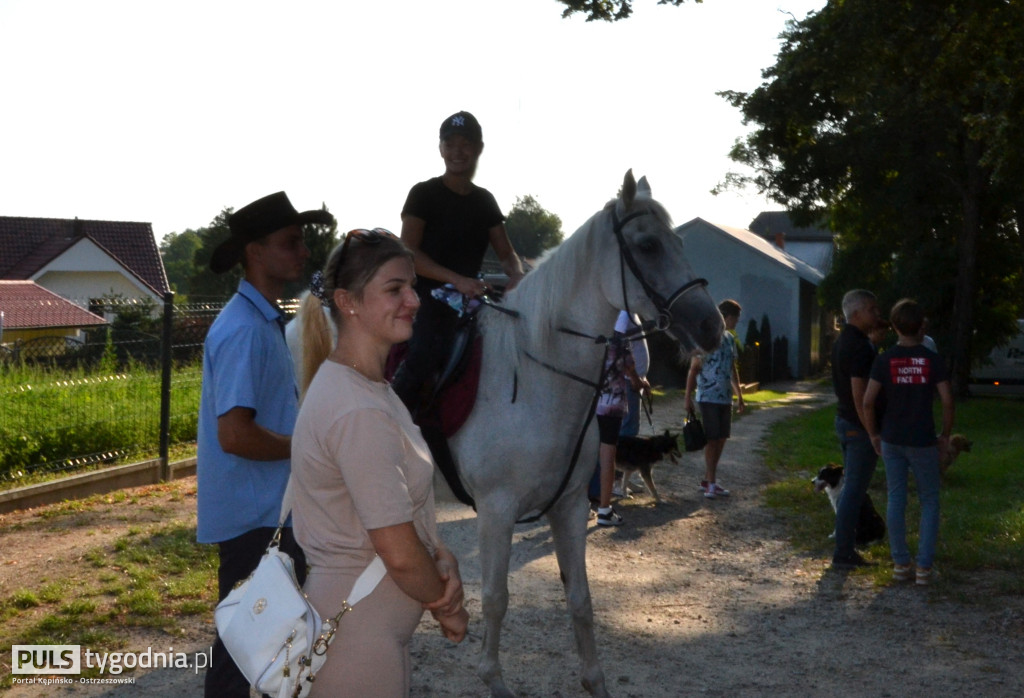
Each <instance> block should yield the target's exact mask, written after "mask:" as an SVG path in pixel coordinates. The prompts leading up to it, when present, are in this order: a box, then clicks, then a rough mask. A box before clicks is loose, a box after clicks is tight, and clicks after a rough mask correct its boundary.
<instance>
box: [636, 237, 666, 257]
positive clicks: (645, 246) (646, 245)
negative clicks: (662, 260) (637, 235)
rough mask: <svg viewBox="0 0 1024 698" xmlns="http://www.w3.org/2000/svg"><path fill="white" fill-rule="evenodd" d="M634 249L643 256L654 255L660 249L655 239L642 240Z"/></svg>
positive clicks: (659, 244)
mask: <svg viewBox="0 0 1024 698" xmlns="http://www.w3.org/2000/svg"><path fill="white" fill-rule="evenodd" d="M636 248H637V249H638V250H640V251H641V252H643V253H644V254H654V253H655V252H657V251H659V250H660V249H661V243H660V242H658V239H657V238H643V239H642V240H640V241H639V242H637V244H636Z"/></svg>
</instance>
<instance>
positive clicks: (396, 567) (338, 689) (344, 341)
mask: <svg viewBox="0 0 1024 698" xmlns="http://www.w3.org/2000/svg"><path fill="white" fill-rule="evenodd" d="M414 281H415V273H414V271H413V262H412V254H411V253H410V252H409V250H408V249H407V248H405V247H404V246H403V245H402V243H401V242H400V241H399V240H398V239H397V238H396V237H394V236H393V235H391V233H388V232H387V231H384V230H381V229H376V230H372V231H368V230H358V231H352V232H350V233H348V235H347V236H346V237H345V241H344V242H343V243H342V244H341V245H339V246H338V247H337V248H336V249H335V250H334V251H333V252H332V253H331V256H330V258H329V259H328V262H327V266H326V269H325V270H324V274H323V279H322V280H321V281H320V282H319V283H317V282H315V283H314V285H315V286H317V288H316V289H315V290H314V293H315V294H316V295H317V297H319V298H320V299H322V300H323V301H324V304H325V305H326V306H327V307H328V309H329V310H330V315H331V320H332V321H333V322H334V323H335V325H336V326H337V329H338V342H337V346H336V347H335V348H334V349H333V350H332V351H330V354H329V355H328V356H326V360H325V351H326V349H329V345H328V344H327V343H326V342H323V341H321V342H319V343H318V342H313V341H310V339H309V336H308V335H309V334H310V333H317V334H320V336H321V337H322V336H323V333H326V332H327V327H326V325H325V322H324V318H323V313H321V312H320V310H319V308H316V307H315V306H314V307H313V308H312V312H304V313H303V326H304V329H303V332H304V334H306V335H307V337H306V338H305V340H304V342H303V343H304V346H305V347H306V350H305V353H306V355H305V357H304V361H306V365H307V366H310V365H316V364H319V366H318V368H317V369H316V371H315V376H314V377H313V379H312V382H311V383H310V384H309V386H308V390H307V391H306V394H305V397H304V398H303V402H302V407H301V409H300V411H299V417H298V421H297V423H296V425H295V432H294V434H293V436H292V479H293V488H294V490H295V503H294V508H293V512H292V517H293V520H294V527H295V537H296V539H297V540H298V541H299V543H300V545H301V546H302V548H303V550H304V551H305V553H306V559H307V561H308V562H309V564H310V570H309V576H308V578H307V580H306V585H305V591H306V593H307V594H308V595H309V598H310V601H311V602H312V603H313V605H314V606H315V607H316V609H317V611H318V612H319V613H320V614H321V616H324V617H331V616H334V615H335V614H337V613H338V611H339V610H340V609H341V607H342V603H343V602H344V600H345V598H346V596H347V595H348V593H349V591H350V590H351V588H352V585H353V584H354V582H355V580H356V578H357V577H358V576H359V574H360V573H361V572H362V571H363V569H365V568H366V566H367V565H368V564H369V563H370V562H371V561H372V560H373V556H374V555H379V556H380V557H381V559H382V560H383V561H384V565H385V567H386V568H387V575H385V577H384V578H383V580H381V582H380V584H378V585H377V587H376V588H375V589H374V591H373V593H371V594H370V595H369V596H367V597H366V598H365V599H363V600H362V601H360V602H359V603H358V604H356V605H355V606H354V607H353V610H352V611H350V612H348V613H347V614H346V615H345V616H344V617H343V619H342V622H341V626H340V629H339V631H338V633H337V635H336V636H335V638H334V642H333V643H332V644H331V646H330V648H329V649H328V651H327V660H326V662H325V663H324V666H323V667H322V668H321V670H320V672H319V673H318V674H317V675H316V681H315V683H314V688H313V692H312V694H311V695H312V696H330V697H331V698H338V697H342V696H358V697H359V698H365V697H366V696H380V697H383V698H391V697H394V698H400V697H402V696H407V695H408V694H409V683H410V674H411V665H410V658H409V641H410V639H411V638H412V634H413V631H414V630H415V629H416V626H417V625H418V624H419V621H420V617H421V616H422V615H423V611H424V609H426V610H429V611H430V612H431V613H432V614H433V616H434V618H436V619H437V621H438V622H439V623H440V626H441V630H442V632H443V633H444V635H445V636H446V637H448V638H449V639H450V640H452V641H454V642H460V641H461V640H462V638H463V637H465V634H466V625H467V622H468V615H467V613H466V611H465V609H464V608H463V606H462V601H463V590H462V581H461V579H460V577H459V571H458V563H457V561H456V560H455V557H454V556H453V555H452V554H451V552H450V551H449V550H448V549H447V548H446V547H445V546H444V544H443V543H442V542H441V540H440V538H439V537H438V534H437V524H436V520H435V515H434V492H433V469H434V466H433V462H432V460H431V457H430V452H429V450H428V449H427V445H426V443H425V442H424V441H423V438H422V436H421V435H420V431H419V429H418V428H417V427H416V426H415V425H414V424H413V423H412V420H411V418H410V416H409V412H408V410H407V409H406V408H405V406H404V405H403V404H402V402H401V400H399V399H398V397H397V396H396V395H395V393H394V392H392V390H391V386H390V385H389V384H388V382H387V381H386V380H385V379H384V368H385V362H386V360H387V355H388V352H389V350H390V349H391V347H392V345H394V344H396V343H398V342H402V341H405V340H406V339H408V338H409V336H410V335H411V334H412V322H413V318H414V317H415V315H416V310H417V308H418V307H419V300H418V298H417V296H416V293H415V291H414V290H413V282H414ZM307 307H308V306H307ZM317 346H320V347H322V348H321V349H319V350H317V349H316V347H317ZM317 354H319V357H317V356H316V355H317ZM303 373H304V374H305V375H313V373H314V372H313V371H310V370H306V371H304V372H303Z"/></svg>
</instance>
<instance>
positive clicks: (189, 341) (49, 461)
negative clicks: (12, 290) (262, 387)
mask: <svg viewBox="0 0 1024 698" xmlns="http://www.w3.org/2000/svg"><path fill="white" fill-rule="evenodd" d="M139 305H145V304H144V303H143V304H139V303H134V304H133V302H132V301H131V300H130V299H129V300H125V299H119V301H118V304H117V306H116V307H104V308H100V309H97V308H90V309H92V310H94V312H96V311H97V310H101V311H102V313H100V314H104V315H106V317H108V318H111V320H110V322H109V323H108V325H105V326H102V327H100V328H97V329H92V330H89V331H87V332H86V333H85V334H84V338H82V339H71V338H66V337H60V336H52V337H36V338H33V339H30V340H27V341H23V342H14V343H11V344H8V345H5V346H4V348H3V351H2V352H0V480H7V481H11V480H21V479H23V478H26V477H27V476H29V475H32V474H38V473H53V472H71V471H76V470H80V469H82V468H86V467H89V466H96V465H107V464H115V463H125V462H131V461H133V460H136V459H139V458H152V457H154V456H158V457H159V458H160V459H161V460H162V462H163V464H164V468H165V469H166V467H167V462H168V458H169V451H170V449H171V447H172V446H174V445H175V444H188V443H190V442H194V441H195V438H196V425H197V420H198V412H199V394H200V387H201V381H202V353H203V341H204V340H205V338H206V333H207V331H208V330H209V328H210V325H211V324H212V323H213V320H214V319H215V318H216V316H217V314H218V313H219V312H220V310H221V308H222V307H223V305H224V301H220V302H214V303H189V304H182V303H174V300H173V294H168V296H167V297H166V298H165V299H164V304H163V307H162V308H160V307H154V306H153V305H152V303H150V304H149V307H148V309H147V310H146V312H138V310H139V308H138V306H139ZM291 307H292V306H291V305H289V308H291Z"/></svg>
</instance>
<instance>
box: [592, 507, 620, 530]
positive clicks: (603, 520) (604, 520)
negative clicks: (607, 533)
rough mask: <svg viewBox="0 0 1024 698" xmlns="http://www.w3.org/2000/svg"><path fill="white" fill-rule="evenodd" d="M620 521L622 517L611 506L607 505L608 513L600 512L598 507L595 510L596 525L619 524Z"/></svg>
mask: <svg viewBox="0 0 1024 698" xmlns="http://www.w3.org/2000/svg"><path fill="white" fill-rule="evenodd" d="M622 523H623V521H622V517H621V516H619V514H618V512H616V511H615V509H613V508H612V507H608V513H606V514H603V513H601V510H600V509H598V510H597V525H598V526H621V525H622Z"/></svg>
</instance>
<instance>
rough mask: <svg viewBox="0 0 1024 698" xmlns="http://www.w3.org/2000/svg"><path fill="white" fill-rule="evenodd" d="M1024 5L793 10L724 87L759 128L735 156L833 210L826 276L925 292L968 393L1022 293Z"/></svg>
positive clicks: (833, 288) (796, 205) (760, 184)
mask: <svg viewBox="0 0 1024 698" xmlns="http://www.w3.org/2000/svg"><path fill="white" fill-rule="evenodd" d="M1022 27H1024V6H1022V3H1019V2H1012V3H1008V2H1003V1H1002V0H956V1H954V0H943V1H940V2H936V1H935V0H907V1H906V2H901V3H895V4H894V3H891V2H888V1H887V0H861V1H860V2H856V3H853V2H847V3H828V5H827V6H826V7H824V8H823V9H822V10H821V11H820V12H818V13H816V14H811V15H809V16H808V17H807V18H806V19H804V20H803V21H801V22H795V21H794V22H790V23H789V24H788V25H787V29H786V31H785V32H784V34H783V37H782V38H783V39H784V43H783V47H782V50H781V51H780V52H779V55H778V60H777V62H776V64H775V65H774V66H773V67H770V68H768V69H766V70H765V71H763V73H762V75H763V77H764V78H765V82H764V83H762V85H761V86H760V87H758V88H757V89H756V90H754V91H753V92H752V93H749V94H748V93H739V92H723V93H720V94H722V95H723V96H724V97H725V98H726V99H728V100H729V101H730V103H731V104H733V106H736V107H738V108H739V109H741V110H742V112H743V116H744V121H745V122H746V123H753V124H756V125H757V128H756V129H755V130H754V131H753V132H752V133H751V134H750V135H748V136H747V137H746V138H745V139H743V140H741V141H739V142H737V144H736V145H735V146H734V148H733V150H732V152H731V157H732V158H733V159H734V160H735V161H737V162H740V163H743V164H745V165H747V166H749V167H751V168H752V169H753V171H754V173H755V174H754V175H752V176H740V175H736V174H730V175H728V176H727V181H726V183H725V184H724V185H722V186H732V185H736V184H739V185H746V184H752V185H754V186H756V187H757V189H758V190H759V191H760V192H761V193H764V194H767V195H768V196H769V197H770V198H772V199H774V200H775V201H778V202H779V203H781V204H783V205H785V206H787V207H788V208H789V209H790V210H791V212H792V214H793V217H794V219H795V221H796V222H797V223H798V224H799V223H805V224H808V223H811V222H813V221H815V220H816V219H817V218H818V217H819V216H821V215H823V214H824V216H825V217H826V219H827V220H828V221H829V223H830V225H831V226H832V228H833V229H834V230H835V231H836V232H837V245H838V249H837V254H836V257H835V261H834V266H833V269H832V271H831V272H830V274H829V277H828V278H827V279H826V280H825V283H823V284H822V286H821V289H820V294H821V297H822V300H823V302H824V303H825V304H826V305H827V306H829V307H831V308H833V309H838V306H839V299H840V298H841V295H842V293H843V292H844V291H845V290H846V289H848V288H852V287H867V288H873V289H875V290H876V291H877V292H878V293H879V295H880V297H881V299H882V302H883V304H888V303H892V302H894V301H895V300H896V299H897V298H899V297H901V296H912V297H916V298H917V299H918V300H919V301H921V302H922V303H923V304H924V306H925V308H926V309H927V312H928V314H929V316H930V318H931V320H932V325H933V327H934V328H935V329H936V334H937V335H938V338H939V339H940V348H941V349H944V352H943V353H946V354H948V355H949V356H950V357H951V360H952V366H953V378H954V380H953V383H954V390H955V391H956V393H957V394H958V395H960V396H963V395H965V394H966V390H967V382H968V377H969V373H970V368H971V363H972V357H973V356H978V355H984V354H985V353H987V351H988V349H989V348H990V347H991V346H992V345H993V344H995V343H996V342H998V341H999V340H1001V339H1002V338H1005V337H1006V336H1008V334H1009V333H1010V332H1012V331H1013V326H1012V322H1013V320H1014V318H1016V317H1018V315H1019V314H1020V311H1021V309H1022V306H1024V301H1022V299H1024V281H1022V278H1024V274H1022V272H1024V242H1022V239H1021V226H1020V215H1021V211H1022V210H1024V206H1022V203H1024V201H1022V199H1024V197H1022V195H1021V194H1020V192H1021V191H1024V161H1022V154H1021V151H1020V148H1019V147H1018V145H1019V143H1020V142H1021V138H1022V135H1024V134H1022V125H1021V116H1022V113H1024V86H1022V84H1021V82H1020V80H1019V75H1020V74H1021V73H1020V71H1021V68H1022V67H1024V49H1022V46H1024V44H1022V43H1021V42H1022V40H1024V29H1022Z"/></svg>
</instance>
